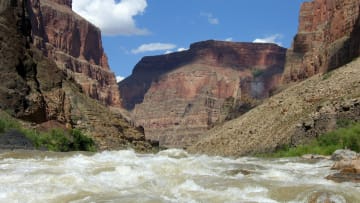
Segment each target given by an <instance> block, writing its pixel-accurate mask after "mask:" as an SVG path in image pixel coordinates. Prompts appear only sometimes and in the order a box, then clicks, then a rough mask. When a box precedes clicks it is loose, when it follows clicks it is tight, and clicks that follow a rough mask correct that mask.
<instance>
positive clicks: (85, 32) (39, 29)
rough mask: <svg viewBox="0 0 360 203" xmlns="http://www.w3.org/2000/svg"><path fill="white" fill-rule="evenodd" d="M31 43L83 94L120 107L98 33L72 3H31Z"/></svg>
mask: <svg viewBox="0 0 360 203" xmlns="http://www.w3.org/2000/svg"><path fill="white" fill-rule="evenodd" d="M29 3H30V4H31V5H30V6H31V7H32V13H31V15H32V18H31V19H32V27H33V40H34V44H35V45H36V46H37V47H38V48H40V49H42V50H43V51H44V52H45V53H46V54H47V55H48V56H49V57H50V58H52V59H54V60H55V62H56V63H57V65H58V66H59V68H61V69H63V70H66V71H67V73H68V75H70V76H72V77H73V78H74V79H75V81H76V82H77V83H79V84H80V85H81V86H82V89H83V91H84V92H85V93H86V94H87V95H88V96H90V97H92V98H94V99H97V100H99V101H101V102H102V103H103V104H106V105H112V106H119V105H120V96H119V93H118V89H117V84H116V79H115V76H114V74H113V73H112V72H111V71H110V69H109V65H108V62H107V57H106V55H105V53H104V50H103V47H102V42H101V33H100V30H99V29H98V28H97V27H95V26H94V25H92V24H91V23H89V22H88V21H86V20H85V19H83V18H81V17H80V16H79V15H77V14H76V13H74V12H73V11H72V10H71V3H72V1H71V0H41V1H40V0H31V1H29Z"/></svg>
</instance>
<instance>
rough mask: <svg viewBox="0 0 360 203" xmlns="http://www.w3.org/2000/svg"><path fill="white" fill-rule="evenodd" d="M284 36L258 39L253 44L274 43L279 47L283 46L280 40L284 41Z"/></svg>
mask: <svg viewBox="0 0 360 203" xmlns="http://www.w3.org/2000/svg"><path fill="white" fill-rule="evenodd" d="M282 38H283V35H281V34H274V35H271V36H267V37H265V38H257V39H255V40H254V41H253V42H254V43H274V44H277V45H279V46H282V43H281V42H280V41H278V40H280V39H282Z"/></svg>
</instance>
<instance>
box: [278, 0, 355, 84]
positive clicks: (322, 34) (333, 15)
mask: <svg viewBox="0 0 360 203" xmlns="http://www.w3.org/2000/svg"><path fill="white" fill-rule="evenodd" d="M359 14H360V1H359V0H314V1H311V2H304V3H303V5H302V7H301V11H300V18H299V28H298V33H297V35H296V36H295V38H294V42H293V45H292V49H289V50H288V53H287V58H286V68H285V72H284V76H283V82H284V83H289V82H296V81H301V80H304V79H306V78H308V77H310V76H313V75H315V74H317V73H326V72H328V71H329V70H332V69H335V68H337V67H339V66H342V65H344V64H346V63H348V62H350V61H351V60H352V59H354V58H356V57H357V56H359V55H360V18H359V17H360V16H359Z"/></svg>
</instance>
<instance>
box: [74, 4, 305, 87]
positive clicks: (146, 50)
mask: <svg viewBox="0 0 360 203" xmlns="http://www.w3.org/2000/svg"><path fill="white" fill-rule="evenodd" d="M302 2H305V0H271V1H269V0H73V10H74V11H75V12H77V13H78V14H79V15H81V16H82V17H84V18H85V19H87V20H88V21H90V22H91V23H93V24H94V25H96V26H97V27H99V28H100V29H101V31H102V42H103V46H104V49H105V52H106V54H107V56H108V60H109V64H110V68H111V70H112V71H113V72H114V73H115V75H116V76H117V79H118V80H119V81H120V80H121V79H123V78H124V77H127V76H129V75H130V74H131V72H132V70H133V68H134V67H135V65H136V64H137V62H139V61H140V59H141V58H142V57H144V56H153V55H160V54H166V53H171V52H175V51H184V50H187V49H188V48H189V46H190V44H192V43H194V42H199V41H204V40H209V39H214V40H223V41H234V42H257V43H264V42H270V43H276V44H278V45H280V46H283V47H286V48H288V47H290V46H291V42H292V39H293V37H294V36H295V34H296V32H297V27H298V17H299V11H300V6H301V3H302Z"/></svg>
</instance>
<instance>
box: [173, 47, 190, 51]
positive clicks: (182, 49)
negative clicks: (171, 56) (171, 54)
mask: <svg viewBox="0 0 360 203" xmlns="http://www.w3.org/2000/svg"><path fill="white" fill-rule="evenodd" d="M186 50H189V49H187V48H184V47H180V48H178V49H177V50H176V51H186Z"/></svg>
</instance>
